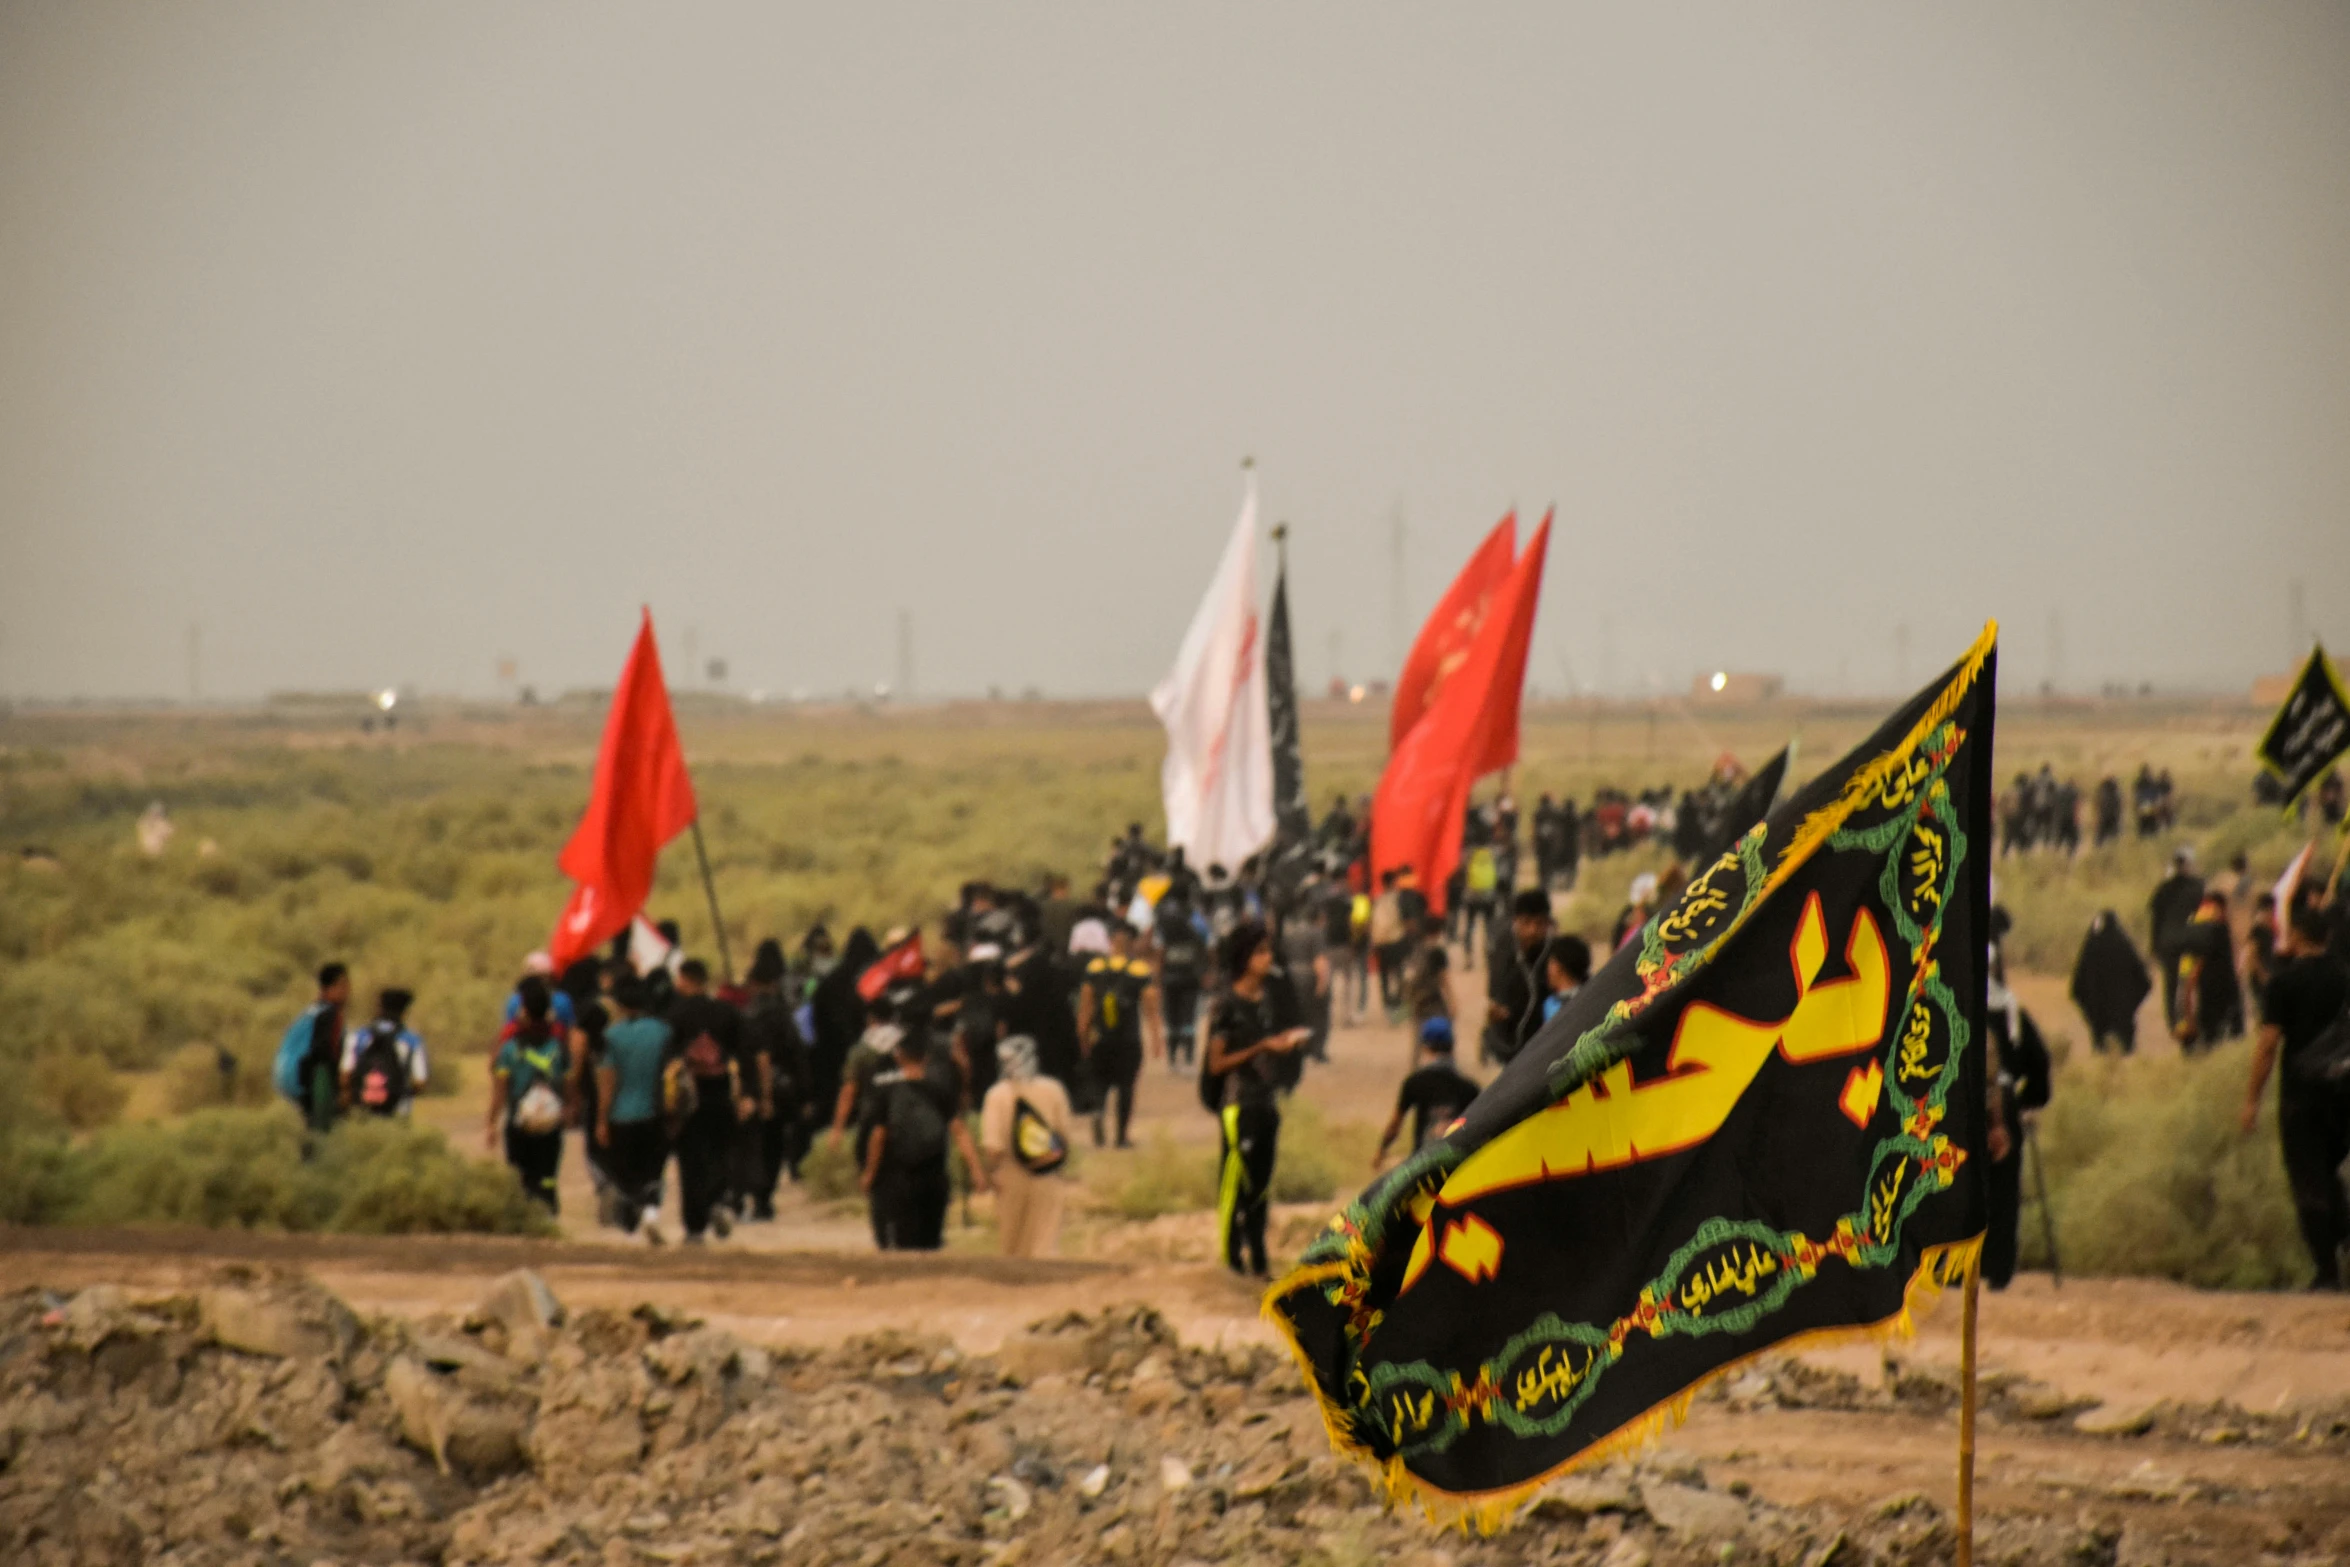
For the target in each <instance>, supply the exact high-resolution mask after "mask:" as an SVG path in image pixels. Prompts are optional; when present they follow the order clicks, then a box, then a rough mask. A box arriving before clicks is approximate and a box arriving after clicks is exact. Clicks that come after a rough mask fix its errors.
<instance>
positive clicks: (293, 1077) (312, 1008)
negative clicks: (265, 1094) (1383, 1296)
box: [270, 1001, 326, 1105]
mask: <svg viewBox="0 0 2350 1567" xmlns="http://www.w3.org/2000/svg"><path fill="white" fill-rule="evenodd" d="M325 1010H326V1003H325V1002H323V1001H313V1002H311V1003H310V1005H308V1006H306V1007H304V1008H303V1009H302V1015H301V1016H300V1017H298V1018H296V1019H294V1020H293V1021H292V1022H291V1023H288V1024H287V1025H286V1031H285V1034H284V1035H283V1036H282V1037H281V1038H280V1039H279V1040H278V1042H277V1065H276V1067H275V1068H274V1069H273V1070H272V1072H271V1073H270V1079H271V1081H272V1082H274V1083H275V1084H276V1085H277V1091H278V1092H279V1093H280V1094H282V1095H284V1096H285V1097H286V1098H288V1099H291V1100H292V1101H293V1102H294V1103H295V1104H296V1105H306V1104H308V1102H309V1092H308V1089H307V1086H306V1085H305V1084H304V1083H303V1081H302V1063H303V1062H304V1061H306V1060H308V1059H309V1056H310V1036H311V1034H312V1033H313V1032H315V1031H316V1028H317V1024H318V1014H319V1013H321V1012H324V1011H325Z"/></svg>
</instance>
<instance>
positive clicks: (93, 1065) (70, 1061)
mask: <svg viewBox="0 0 2350 1567" xmlns="http://www.w3.org/2000/svg"><path fill="white" fill-rule="evenodd" d="M30 1086H31V1088H32V1093H33V1102H34V1103H36V1104H38V1105H39V1106H40V1107H41V1108H42V1109H44V1110H46V1111H48V1112H49V1113H50V1114H51V1115H53V1116H55V1117H57V1118H58V1119H59V1120H61V1121H63V1122H64V1123H65V1124H66V1125H68V1126H70V1127H72V1128H74V1129H75V1130H76V1131H85V1130H87V1129H89V1128H90V1127H93V1126H104V1125H105V1124H106V1123H107V1122H109V1121H111V1120H113V1119H114V1118H115V1117H116V1116H117V1115H120V1114H121V1113H122V1106H123V1101H124V1100H126V1099H128V1098H129V1097H130V1090H129V1089H128V1088H126V1087H125V1086H124V1085H123V1082H122V1079H121V1078H119V1077H117V1076H116V1075H115V1074H114V1072H113V1071H112V1070H111V1069H110V1068H109V1067H108V1066H107V1065H106V1063H105V1062H104V1061H103V1060H101V1059H100V1058H98V1057H97V1056H93V1055H84V1054H81V1053H80V1052H67V1051H51V1052H49V1053H48V1054H45V1055H42V1056H39V1057H37V1058H35V1060H34V1062H33V1070H32V1082H31V1085H30Z"/></svg>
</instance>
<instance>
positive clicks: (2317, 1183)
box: [2277, 1078, 2350, 1286]
mask: <svg viewBox="0 0 2350 1567" xmlns="http://www.w3.org/2000/svg"><path fill="white" fill-rule="evenodd" d="M2277 1137H2278V1140H2279V1141H2280V1142H2282V1143H2283V1144H2284V1150H2285V1184H2286V1185H2287V1186H2289V1187H2290V1188H2292V1192H2293V1216H2294V1217H2295V1218H2297V1219H2299V1220H2300V1221H2301V1241H2302V1244H2303V1245H2305V1246H2307V1247H2308V1248H2309V1260H2310V1261H2311V1262H2312V1263H2314V1264H2315V1265H2316V1267H2317V1277H2318V1281H2319V1282H2320V1283H2331V1284H2334V1285H2336V1286H2341V1285H2342V1284H2343V1283H2344V1282H2345V1281H2344V1280H2343V1278H2342V1262H2341V1248H2342V1245H2343V1243H2344V1242H2350V1196H2345V1195H2344V1193H2343V1191H2342V1161H2343V1160H2344V1159H2350V1090H2345V1089H2342V1088H2336V1087H2330V1086H2325V1085H2320V1084H2312V1083H2296V1082H2294V1081H2292V1080H2291V1079H2290V1078H2287V1079H2286V1080H2285V1083H2284V1085H2283V1087H2282V1089H2281V1090H2280V1092H2279V1094H2278V1096H2277Z"/></svg>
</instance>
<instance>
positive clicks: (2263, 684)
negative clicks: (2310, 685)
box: [2252, 669, 2301, 707]
mask: <svg viewBox="0 0 2350 1567" xmlns="http://www.w3.org/2000/svg"><path fill="white" fill-rule="evenodd" d="M2300 678H2301V671H2299V670H2297V669H2296V670H2294V671H2293V672H2292V673H2291V674H2288V675H2262V676H2261V677H2260V678H2259V679H2257V680H2255V681H2253V682H2252V705H2253V706H2254V707H2283V706H2284V705H2285V698H2287V697H2289V696H2291V695H2292V694H2293V682H2294V681H2296V680H2298V679H2300Z"/></svg>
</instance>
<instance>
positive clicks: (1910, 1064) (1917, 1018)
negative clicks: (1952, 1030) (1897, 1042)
mask: <svg viewBox="0 0 2350 1567" xmlns="http://www.w3.org/2000/svg"><path fill="white" fill-rule="evenodd" d="M1933 1035H1934V1014H1933V1012H1932V1011H1931V1010H1930V1009H1929V1008H1928V1007H1927V1006H1926V1004H1925V1003H1924V1002H1923V1001H1920V1002H1918V1003H1917V1004H1916V1005H1914V1006H1912V1007H1911V1008H1910V1009H1909V1027H1908V1029H1907V1030H1905V1031H1904V1032H1903V1034H1902V1036H1901V1080H1902V1081H1903V1082H1905V1083H1907V1082H1911V1081H1915V1080H1918V1079H1922V1078H1929V1077H1932V1076H1933V1075H1934V1069H1933V1068H1932V1067H1930V1066H1928V1065H1926V1046H1927V1044H1928V1043H1929V1042H1931V1040H1932V1039H1933Z"/></svg>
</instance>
